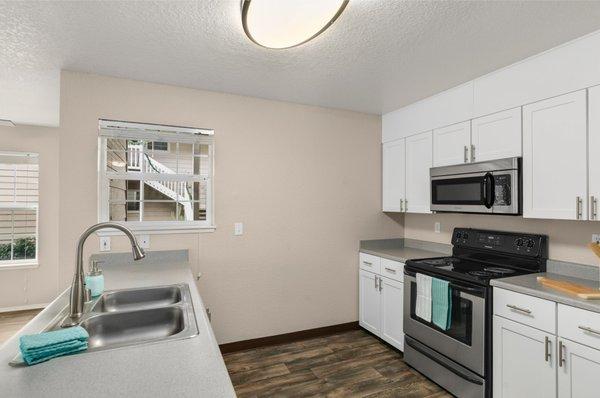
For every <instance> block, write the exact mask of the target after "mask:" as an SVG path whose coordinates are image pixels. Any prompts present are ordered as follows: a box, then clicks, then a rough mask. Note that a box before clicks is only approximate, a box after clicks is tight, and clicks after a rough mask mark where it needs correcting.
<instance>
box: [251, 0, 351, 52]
mask: <svg viewBox="0 0 600 398" xmlns="http://www.w3.org/2000/svg"><path fill="white" fill-rule="evenodd" d="M347 4H348V0H242V24H243V26H244V31H245V32H246V35H248V37H249V38H250V40H252V41H253V42H255V43H256V44H258V45H260V46H263V47H267V48H275V49H282V48H290V47H295V46H298V45H300V44H303V43H306V42H307V41H309V40H311V39H314V38H315V37H317V36H318V35H320V34H321V33H323V32H324V31H325V30H326V29H327V28H328V27H329V26H331V24H333V23H334V22H335V20H336V19H337V18H338V17H339V16H340V14H341V13H342V11H344V8H346V5H347Z"/></svg>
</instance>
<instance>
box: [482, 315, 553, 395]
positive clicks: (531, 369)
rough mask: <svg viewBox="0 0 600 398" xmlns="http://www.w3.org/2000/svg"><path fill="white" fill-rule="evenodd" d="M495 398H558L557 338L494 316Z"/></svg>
mask: <svg viewBox="0 0 600 398" xmlns="http://www.w3.org/2000/svg"><path fill="white" fill-rule="evenodd" d="M493 345H494V348H493V349H494V355H493V361H494V364H493V373H494V375H493V376H494V377H493V383H494V386H493V390H494V397H495V398H521V397H522V398H531V397H556V366H555V363H556V362H555V352H556V337H555V336H554V335H551V334H549V333H545V332H542V331H541V330H537V329H534V328H531V327H529V326H525V325H521V324H520V323H516V322H513V321H510V320H508V319H505V318H502V317H499V316H494V338H493Z"/></svg>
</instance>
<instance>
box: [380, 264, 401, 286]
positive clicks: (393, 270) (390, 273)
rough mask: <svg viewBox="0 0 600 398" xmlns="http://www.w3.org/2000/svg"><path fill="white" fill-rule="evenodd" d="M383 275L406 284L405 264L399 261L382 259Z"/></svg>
mask: <svg viewBox="0 0 600 398" xmlns="http://www.w3.org/2000/svg"><path fill="white" fill-rule="evenodd" d="M381 275H382V276H385V277H388V278H390V279H393V280H396V281H399V282H404V264H402V263H401V262H399V261H394V260H388V259H387V258H382V259H381Z"/></svg>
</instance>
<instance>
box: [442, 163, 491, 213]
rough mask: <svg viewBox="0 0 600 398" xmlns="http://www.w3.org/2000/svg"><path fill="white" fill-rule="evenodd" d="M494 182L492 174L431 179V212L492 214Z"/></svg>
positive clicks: (447, 176)
mask: <svg viewBox="0 0 600 398" xmlns="http://www.w3.org/2000/svg"><path fill="white" fill-rule="evenodd" d="M493 181H494V180H493V175H492V173H471V174H457V175H445V176H438V177H431V210H432V211H455V212H473V213H491V212H492V206H493V205H494V192H493V189H494V183H493Z"/></svg>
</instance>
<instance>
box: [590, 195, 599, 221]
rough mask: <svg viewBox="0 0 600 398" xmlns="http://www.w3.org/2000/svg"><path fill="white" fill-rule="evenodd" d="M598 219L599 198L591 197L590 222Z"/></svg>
mask: <svg viewBox="0 0 600 398" xmlns="http://www.w3.org/2000/svg"><path fill="white" fill-rule="evenodd" d="M596 217H598V198H596V197H595V196H593V195H592V196H590V220H595V219H596Z"/></svg>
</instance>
